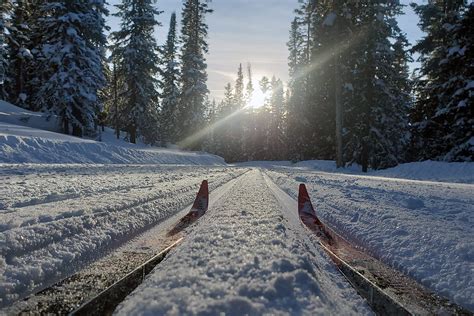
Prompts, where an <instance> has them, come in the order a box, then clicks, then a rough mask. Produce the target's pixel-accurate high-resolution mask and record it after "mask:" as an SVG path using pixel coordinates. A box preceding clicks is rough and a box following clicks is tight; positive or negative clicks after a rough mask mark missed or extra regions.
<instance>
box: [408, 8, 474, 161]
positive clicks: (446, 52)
mask: <svg viewBox="0 0 474 316" xmlns="http://www.w3.org/2000/svg"><path fill="white" fill-rule="evenodd" d="M413 7H414V8H415V11H416V12H417V13H418V15H419V16H420V24H419V25H420V27H421V29H422V30H423V31H424V32H425V33H426V36H425V37H424V38H423V39H422V40H421V41H419V42H418V43H417V45H415V46H414V51H416V52H418V53H420V59H419V61H420V62H421V69H420V73H419V78H418V80H417V82H416V103H415V106H414V107H413V110H412V112H411V120H412V123H413V127H414V128H413V133H414V148H413V149H414V150H413V151H414V153H416V156H415V157H413V158H415V159H441V160H446V161H473V159H474V136H473V132H472V131H473V126H474V113H473V108H474V38H473V36H472V34H473V32H474V4H472V3H471V4H470V5H466V2H465V1H432V2H429V3H428V4H425V5H413Z"/></svg>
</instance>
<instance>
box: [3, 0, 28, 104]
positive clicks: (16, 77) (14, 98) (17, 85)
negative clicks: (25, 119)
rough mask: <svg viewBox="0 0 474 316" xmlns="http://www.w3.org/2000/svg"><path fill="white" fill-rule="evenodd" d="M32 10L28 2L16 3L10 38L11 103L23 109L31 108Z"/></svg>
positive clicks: (19, 0) (9, 83)
mask: <svg viewBox="0 0 474 316" xmlns="http://www.w3.org/2000/svg"><path fill="white" fill-rule="evenodd" d="M31 10H32V5H31V4H29V3H28V1H25V0H18V1H16V3H15V6H14V10H13V13H12V22H11V27H10V36H9V53H8V55H9V60H10V61H9V63H10V65H9V68H8V74H9V77H10V80H9V82H8V91H9V101H10V102H11V103H13V104H15V105H17V106H21V107H23V108H29V106H28V102H29V100H27V99H28V90H27V80H28V68H29V66H30V64H31V63H32V61H33V55H32V54H31V51H30V49H29V48H30V47H31V46H32V42H31V39H30V36H32V34H33V32H32V26H30V22H31V21H30V16H31V14H32V13H31ZM30 97H31V96H30Z"/></svg>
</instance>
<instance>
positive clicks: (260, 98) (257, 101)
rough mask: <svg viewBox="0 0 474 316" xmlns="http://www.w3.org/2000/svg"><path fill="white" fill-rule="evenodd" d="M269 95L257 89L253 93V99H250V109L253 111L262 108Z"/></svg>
mask: <svg viewBox="0 0 474 316" xmlns="http://www.w3.org/2000/svg"><path fill="white" fill-rule="evenodd" d="M267 97H268V96H267V94H265V93H263V92H262V90H260V89H258V88H257V89H255V90H254V92H253V93H252V97H251V98H250V101H249V104H248V107H250V108H253V109H258V108H261V107H262V106H263V105H264V104H265V100H266V99H267Z"/></svg>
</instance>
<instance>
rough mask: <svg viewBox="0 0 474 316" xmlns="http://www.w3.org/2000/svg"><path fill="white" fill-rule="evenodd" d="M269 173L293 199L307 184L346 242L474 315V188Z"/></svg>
mask: <svg viewBox="0 0 474 316" xmlns="http://www.w3.org/2000/svg"><path fill="white" fill-rule="evenodd" d="M418 167H419V166H418ZM448 168H449V166H448ZM431 172H432V174H433V175H434V174H436V171H435V170H432V171H431ZM428 173H429V171H428V170H420V172H419V174H428ZM267 174H268V175H269V176H270V177H271V178H272V179H273V181H275V182H276V183H277V185H279V186H280V187H281V188H282V189H283V190H284V191H286V192H287V193H288V194H290V195H291V196H292V197H294V198H296V197H297V194H298V191H297V190H298V184H299V183H306V185H307V187H308V190H309V192H310V195H311V198H312V201H313V204H314V205H315V208H316V211H317V213H318V214H319V216H320V217H321V218H322V219H323V221H325V222H326V223H328V224H329V225H330V226H331V227H333V228H334V229H335V230H336V231H338V232H339V233H340V234H341V235H343V236H345V237H346V238H347V239H348V240H351V241H352V242H354V243H356V244H357V245H359V246H361V247H363V248H365V249H367V250H368V251H369V252H370V253H372V254H373V255H374V256H376V257H378V258H380V259H381V260H383V261H384V262H386V263H388V264H390V265H392V266H394V267H395V268H397V269H399V270H401V271H402V272H405V273H406V274H408V275H410V276H411V277H413V278H415V279H416V280H418V281H419V282H421V283H422V284H424V285H425V286H427V287H428V288H430V289H432V290H433V291H435V292H437V293H439V294H441V295H443V296H446V297H448V298H451V299H452V300H453V301H454V302H456V303H458V304H460V305H463V306H465V307H467V308H469V309H471V310H474V247H473V245H474V219H473V216H472V215H473V214H474V185H472V184H461V183H445V182H444V183H443V182H433V181H419V180H407V179H394V178H384V177H378V176H375V177H371V176H359V175H348V174H335V173H328V172H318V171H308V170H307V169H301V168H299V169H298V168H297V169H290V168H287V167H281V168H276V169H275V168H274V169H272V170H267ZM387 174H390V175H393V174H394V172H393V171H392V172H390V171H387ZM397 175H398V174H397ZM469 177H472V174H470V175H467V176H466V178H469ZM466 178H465V179H466Z"/></svg>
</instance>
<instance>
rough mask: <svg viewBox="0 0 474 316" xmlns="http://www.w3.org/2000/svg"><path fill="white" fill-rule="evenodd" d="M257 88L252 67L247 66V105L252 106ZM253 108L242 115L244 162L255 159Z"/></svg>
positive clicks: (249, 108)
mask: <svg viewBox="0 0 474 316" xmlns="http://www.w3.org/2000/svg"><path fill="white" fill-rule="evenodd" d="M254 91H255V88H254V85H253V79H252V65H251V64H250V63H249V64H247V84H246V85H245V104H250V102H251V100H252V96H253V94H254ZM254 121H255V120H254V115H253V109H252V107H248V108H247V109H246V110H245V111H243V113H242V155H241V156H242V160H243V161H251V160H254V157H253V143H252V137H253V132H254V130H255V122H254Z"/></svg>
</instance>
